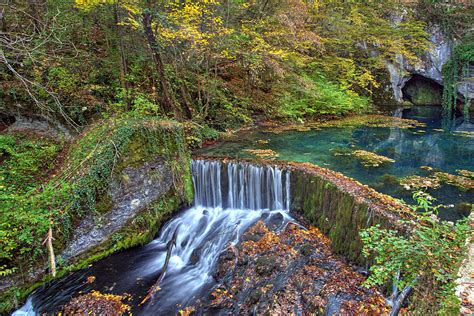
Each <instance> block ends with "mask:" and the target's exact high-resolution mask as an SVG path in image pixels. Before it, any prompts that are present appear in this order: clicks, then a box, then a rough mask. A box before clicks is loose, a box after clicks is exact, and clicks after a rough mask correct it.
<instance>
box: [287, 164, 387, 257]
mask: <svg viewBox="0 0 474 316" xmlns="http://www.w3.org/2000/svg"><path fill="white" fill-rule="evenodd" d="M291 197H292V203H291V205H292V209H293V210H294V211H296V212H300V213H302V214H303V215H304V217H305V218H306V219H307V220H308V221H310V223H311V224H312V225H314V226H315V227H317V228H319V229H320V230H321V231H322V232H323V233H324V234H325V235H327V236H328V237H329V239H330V240H331V242H332V249H333V250H334V251H335V252H336V253H338V254H341V255H343V256H344V257H346V258H347V259H349V260H351V261H352V262H355V263H357V264H360V265H364V264H365V262H366V259H365V258H364V256H363V254H362V241H361V240H360V237H359V231H360V230H361V229H363V228H366V227H368V226H371V225H373V224H375V223H378V224H382V226H383V227H386V226H390V225H391V224H392V223H391V219H389V218H385V217H384V216H382V215H379V214H376V215H374V214H373V213H372V212H371V210H370V208H369V205H368V204H367V203H366V202H364V201H361V200H359V199H358V198H357V196H355V195H354V194H353V193H350V192H349V191H345V190H344V188H342V187H338V186H336V185H335V184H334V183H332V182H331V181H329V180H327V179H324V178H323V176H320V175H317V174H313V173H308V172H305V171H302V170H300V169H296V170H292V176H291Z"/></svg>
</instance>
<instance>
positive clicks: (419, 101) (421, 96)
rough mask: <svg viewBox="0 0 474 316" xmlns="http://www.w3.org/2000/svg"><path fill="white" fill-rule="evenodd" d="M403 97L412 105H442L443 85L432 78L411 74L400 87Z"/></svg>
mask: <svg viewBox="0 0 474 316" xmlns="http://www.w3.org/2000/svg"><path fill="white" fill-rule="evenodd" d="M402 93H403V99H404V100H407V101H410V102H411V103H413V104H414V105H435V106H442V105H443V86H442V85H440V84H439V83H437V82H436V81H434V80H431V79H428V78H426V77H423V76H420V75H413V76H412V77H411V78H410V79H409V80H408V81H407V83H406V84H405V86H404V87H403V88H402Z"/></svg>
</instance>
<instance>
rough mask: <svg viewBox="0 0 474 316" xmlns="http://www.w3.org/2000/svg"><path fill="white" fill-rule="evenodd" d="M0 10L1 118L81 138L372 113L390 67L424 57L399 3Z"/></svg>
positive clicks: (124, 0) (204, 0) (33, 5)
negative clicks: (180, 123) (106, 132)
mask: <svg viewBox="0 0 474 316" xmlns="http://www.w3.org/2000/svg"><path fill="white" fill-rule="evenodd" d="M2 10H3V11H2V12H3V13H2V16H1V19H0V25H1V29H2V33H1V34H2V35H1V41H2V50H1V51H0V59H1V60H2V64H1V66H0V67H1V68H0V77H1V79H2V81H1V82H2V83H1V84H2V92H1V93H2V96H1V100H2V107H11V106H12V105H11V104H16V105H18V104H21V111H29V112H34V113H38V112H40V113H42V114H46V115H49V116H54V117H56V118H60V119H61V120H63V121H65V122H66V123H67V124H68V125H72V126H76V127H79V126H81V125H84V124H87V123H88V122H89V121H90V120H91V119H93V118H94V117H107V116H110V115H115V114H117V113H122V112H129V113H130V114H131V115H158V116H170V117H174V118H176V119H178V120H186V119H192V120H193V121H195V122H198V123H207V124H209V125H211V126H213V127H215V128H218V129H225V128H229V127H235V126H238V125H241V124H243V123H247V122H250V121H252V120H254V119H255V118H256V117H258V118H260V117H263V118H285V119H288V118H290V119H304V118H307V117H312V116H315V115H320V114H346V113H351V112H361V111H367V110H369V109H370V107H371V104H372V101H371V96H372V94H373V91H374V90H376V89H378V88H380V86H381V80H382V78H383V75H381V74H383V73H384V72H385V64H386V62H387V61H390V60H392V59H394V58H396V56H397V55H402V56H404V57H405V58H406V59H407V60H409V61H410V62H413V63H417V62H418V59H419V55H420V53H422V52H423V51H424V50H426V49H427V48H428V40H427V34H426V32H425V26H426V23H425V22H424V21H423V20H421V19H419V18H417V16H416V14H415V13H414V12H415V10H412V9H409V10H407V9H402V8H401V4H400V3H399V2H398V1H392V0H389V1H369V2H366V1H351V2H350V3H349V4H348V3H347V2H346V1H342V0H318V1H306V0H253V1H241V0H226V1H217V0H198V1H140V0H75V1H73V0H49V1H46V0H29V1H25V2H21V3H18V2H16V1H11V0H7V1H6V3H5V4H3V5H2ZM400 12H403V14H402V15H403V16H400ZM302 101H304V103H305V106H301V103H302ZM16 110H18V109H16ZM5 112H8V111H5ZM10 112H11V111H10Z"/></svg>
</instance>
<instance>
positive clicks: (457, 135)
mask: <svg viewBox="0 0 474 316" xmlns="http://www.w3.org/2000/svg"><path fill="white" fill-rule="evenodd" d="M394 116H396V117H403V118H407V119H414V120H417V121H419V122H421V123H424V124H426V126H420V127H417V128H408V129H406V128H405V129H404V128H399V127H368V126H356V127H351V126H341V127H327V128H322V129H314V130H309V131H296V130H290V131H283V132H278V133H274V132H271V131H268V130H266V129H265V128H263V129H262V128H257V129H254V130H250V131H244V132H242V133H239V134H237V135H236V136H235V137H232V138H230V139H228V140H226V141H222V142H218V143H216V144H214V145H211V146H208V147H205V148H203V149H201V150H199V151H198V154H200V155H204V156H206V155H208V156H226V157H232V158H252V157H255V156H254V155H253V154H252V153H251V152H249V150H253V149H257V150H258V149H260V150H271V151H273V152H274V153H275V154H276V155H278V156H276V157H275V159H278V160H284V161H296V162H310V163H313V164H316V165H319V166H321V167H325V168H328V169H331V170H335V171H339V172H341V173H343V174H344V175H346V176H349V177H352V178H354V179H355V180H357V181H360V182H361V183H363V184H366V185H369V186H370V187H372V188H374V189H375V190H377V191H379V192H382V193H385V194H388V195H391V196H393V197H396V198H399V199H403V200H404V201H406V202H408V203H414V201H413V199H412V193H411V192H410V191H409V190H406V189H405V188H404V187H403V186H402V185H400V183H399V180H400V179H401V178H403V177H407V176H412V175H417V176H423V177H428V176H431V175H430V173H429V172H426V170H425V169H424V168H425V167H430V168H432V169H433V170H436V171H442V172H447V173H450V174H456V173H457V171H458V170H468V171H474V124H473V123H472V122H463V121H462V120H461V121H456V122H454V123H453V124H452V125H453V126H452V127H451V128H450V129H443V124H442V118H441V108H440V107H431V106H418V107H412V108H410V109H402V108H400V109H398V110H397V111H395V113H394ZM354 150H365V151H369V152H374V153H376V154H378V155H382V156H385V157H388V158H391V159H393V160H394V163H389V164H384V165H381V166H378V167H369V168H367V167H365V166H363V164H361V162H360V161H359V160H358V159H356V158H355V157H354V156H352V155H351V152H353V151H354ZM473 191H474V190H472V189H471V190H461V189H459V188H458V187H455V186H452V185H445V184H443V185H441V187H439V188H436V189H428V192H429V193H430V194H431V195H432V196H433V197H434V198H436V199H437V204H445V205H450V204H452V205H453V206H454V207H450V208H442V209H441V210H440V214H439V216H440V217H441V218H443V219H446V220H453V221H454V220H457V219H460V218H463V217H466V216H468V215H469V213H470V210H471V204H474V194H473Z"/></svg>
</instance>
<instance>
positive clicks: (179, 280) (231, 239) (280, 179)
mask: <svg viewBox="0 0 474 316" xmlns="http://www.w3.org/2000/svg"><path fill="white" fill-rule="evenodd" d="M191 169H192V175H193V184H194V190H195V198H194V206H193V207H191V208H189V209H187V210H185V211H184V212H181V213H179V214H178V215H176V216H175V217H174V218H172V219H171V220H169V221H168V222H167V223H166V224H165V225H164V226H163V228H162V229H161V232H160V234H159V235H158V236H157V238H156V239H155V240H153V241H152V242H150V243H149V244H148V245H146V246H143V247H142V248H140V249H139V251H138V250H135V251H138V252H139V254H137V255H135V256H133V255H131V256H128V255H125V254H126V253H123V254H122V256H121V254H120V253H119V254H116V255H112V256H110V257H108V258H105V259H104V260H102V261H99V262H97V263H96V264H94V265H93V266H92V267H90V268H88V269H86V270H85V271H80V273H81V275H94V276H97V278H100V277H101V274H102V272H101V271H102V270H101V269H103V268H101V263H103V264H104V265H105V266H106V267H107V275H108V276H107V278H110V279H111V281H113V287H114V288H115V289H120V292H119V293H133V292H136V291H137V280H154V279H156V276H157V275H158V274H159V273H160V272H161V269H162V267H163V264H164V262H165V260H166V255H167V245H168V244H169V242H170V241H171V240H172V238H173V235H174V232H175V231H176V232H177V236H176V240H175V241H176V244H175V246H174V248H173V250H172V252H171V256H170V260H169V267H168V269H167V271H166V275H165V277H164V278H163V280H162V281H161V283H160V288H161V290H160V291H158V292H157V293H156V294H155V295H154V297H153V298H152V299H151V300H150V302H149V303H147V304H145V305H144V306H139V307H137V311H136V312H135V313H134V314H135V315H171V314H176V313H177V311H178V309H179V307H178V306H188V305H192V304H193V302H194V301H195V300H196V299H199V298H206V297H209V295H210V293H211V292H212V289H213V287H214V286H215V280H214V278H213V272H214V270H215V267H216V265H217V262H218V260H219V256H220V254H221V253H222V252H223V251H224V250H225V249H227V248H228V247H229V245H235V244H237V243H238V242H239V240H240V238H241V237H242V235H243V234H244V233H245V231H246V230H247V229H248V228H249V227H251V226H252V225H253V224H255V223H256V222H257V221H259V220H262V221H264V222H266V223H267V224H271V226H272V227H273V228H272V229H275V230H279V229H282V228H283V227H285V226H286V224H287V223H288V222H290V221H291V222H293V221H294V220H293V219H292V218H291V216H290V215H289V214H288V210H289V208H290V172H289V171H288V170H283V169H281V168H279V167H276V166H256V165H252V164H249V163H245V162H244V163H235V162H229V163H227V162H220V161H211V160H194V161H193V162H192V165H191ZM114 256H121V257H119V258H120V259H114ZM107 260H110V261H113V260H118V262H120V264H119V265H115V264H114V265H113V267H114V269H116V270H115V271H116V272H115V274H114V275H113V274H112V272H111V271H110V266H108V265H107ZM113 262H116V261H113ZM127 267H128V268H127ZM94 269H96V270H94ZM121 269H124V270H121ZM71 277H72V279H74V281H75V282H70V285H66V286H64V285H62V284H63V283H64V282H63V283H61V280H59V281H54V282H56V283H53V284H50V285H49V287H48V289H49V291H46V292H49V293H50V294H48V295H45V294H42V293H41V291H37V292H35V293H33V294H32V295H31V296H30V297H29V298H28V300H27V302H26V304H25V305H24V306H23V307H22V308H21V309H19V310H17V311H16V312H15V313H14V315H15V316H20V315H22V316H25V315H28V316H30V315H38V314H39V315H41V314H53V311H54V308H57V307H59V306H61V305H63V304H65V303H67V302H68V301H69V300H70V299H71V296H72V293H76V292H77V289H76V288H75V287H77V284H79V285H80V286H84V284H87V282H83V281H82V282H79V281H77V278H76V277H75V276H74V275H72V276H71ZM76 281H77V282H76ZM66 283H67V282H66ZM95 283H97V281H96V282H95ZM95 283H94V284H95ZM150 283H151V282H150ZM92 285H93V284H92ZM100 290H103V289H100ZM139 290H144V289H143V288H142V287H139V289H138V291H139ZM145 290H146V289H145ZM105 291H106V292H107V290H105ZM51 293H52V294H51ZM62 293H67V295H64V294H62Z"/></svg>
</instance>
